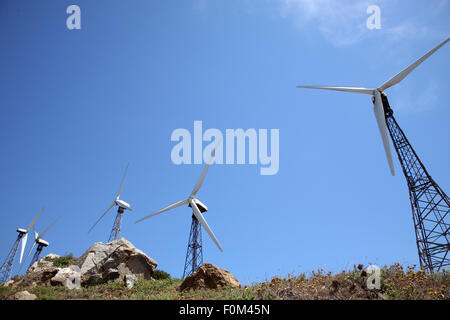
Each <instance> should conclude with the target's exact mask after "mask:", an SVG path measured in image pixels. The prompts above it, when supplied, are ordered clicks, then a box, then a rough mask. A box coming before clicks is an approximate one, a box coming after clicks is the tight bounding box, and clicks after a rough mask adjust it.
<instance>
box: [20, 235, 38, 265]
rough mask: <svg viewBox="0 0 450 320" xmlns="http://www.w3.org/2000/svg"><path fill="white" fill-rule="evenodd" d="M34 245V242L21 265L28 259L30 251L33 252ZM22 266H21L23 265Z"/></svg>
mask: <svg viewBox="0 0 450 320" xmlns="http://www.w3.org/2000/svg"><path fill="white" fill-rule="evenodd" d="M35 245H36V241H35V242H34V243H33V245H32V246H31V248H30V251H28V254H27V256H26V257H25V259H24V260H23V264H25V261H27V259H28V257H29V256H30V254H31V251H33V248H34V246H35ZM23 264H22V265H23ZM21 269H22V267H21V268H20V270H21ZM20 270H19V272H20Z"/></svg>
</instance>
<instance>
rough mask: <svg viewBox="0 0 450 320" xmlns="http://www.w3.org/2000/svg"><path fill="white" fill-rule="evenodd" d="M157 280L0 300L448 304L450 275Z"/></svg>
mask: <svg viewBox="0 0 450 320" xmlns="http://www.w3.org/2000/svg"><path fill="white" fill-rule="evenodd" d="M157 275H158V276H157V277H155V278H157V279H154V280H137V281H136V283H135V286H134V287H133V288H132V289H128V288H127V287H126V285H125V284H124V283H123V282H109V283H106V284H102V285H97V286H92V287H85V288H84V287H83V288H81V289H73V290H69V289H67V288H65V287H62V286H35V287H28V288H27V287H20V286H12V287H0V299H9V298H11V297H12V295H14V294H15V293H16V292H19V291H22V290H28V291H29V292H30V293H33V294H35V295H36V296H37V297H38V299H42V300H48V299H134V300H142V299H145V300H147V299H150V300H167V299H170V300H190V299H195V300H210V299H214V300H230V299H233V300H259V299H276V300H303V299H338V300H351V299H407V300H410V299H411V300H414V299H421V300H422V299H427V300H428V299H433V300H435V299H437V300H450V272H448V271H443V272H439V273H436V274H433V275H429V274H426V273H425V272H423V271H422V270H418V271H417V270H415V268H414V267H408V268H406V270H405V269H404V268H403V267H402V266H401V265H400V264H394V265H392V266H390V267H383V268H382V269H381V287H380V289H373V290H370V289H368V288H367V273H366V271H364V270H363V267H362V266H361V265H360V266H359V267H356V266H355V267H354V269H353V270H351V271H342V272H341V273H338V274H334V275H333V274H331V273H324V271H323V270H318V271H314V272H312V273H311V275H310V276H306V275H305V274H300V275H298V276H294V275H288V276H287V277H283V278H282V277H273V278H272V279H270V280H267V281H264V282H261V283H253V284H252V285H250V286H244V287H241V288H221V289H216V290H212V289H201V290H194V291H184V292H179V291H177V287H178V286H179V285H180V284H181V282H182V280H181V279H174V278H171V277H170V275H169V274H167V273H165V272H164V271H159V272H157Z"/></svg>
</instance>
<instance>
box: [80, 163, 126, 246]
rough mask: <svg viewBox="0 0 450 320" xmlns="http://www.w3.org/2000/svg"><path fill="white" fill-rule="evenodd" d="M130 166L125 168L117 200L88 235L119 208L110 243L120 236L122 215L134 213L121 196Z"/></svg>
mask: <svg viewBox="0 0 450 320" xmlns="http://www.w3.org/2000/svg"><path fill="white" fill-rule="evenodd" d="M129 165H130V164H129V163H128V164H127V166H126V168H125V172H124V174H123V178H122V182H121V183H120V187H119V191H118V192H117V195H116V198H115V200H114V201H113V203H112V204H111V205H110V206H109V208H108V209H107V210H106V211H105V212H104V213H103V214H102V215H101V216H100V218H98V220H97V221H96V222H95V223H94V225H93V226H92V227H91V228H90V229H89V231H88V233H89V232H91V230H92V229H94V227H95V226H96V225H97V223H99V221H100V220H101V219H102V218H103V217H104V216H105V214H107V213H108V211H109V210H111V209H112V207H114V206H117V207H118V208H117V216H116V219H115V221H114V225H113V228H112V230H111V235H110V237H109V241H112V240H116V239H117V238H118V237H119V236H120V231H121V223H122V214H123V212H124V210H130V211H132V209H131V207H130V204H128V203H126V202H125V201H123V200H120V194H121V193H122V188H123V183H124V181H125V177H126V175H127V170H128V166H129Z"/></svg>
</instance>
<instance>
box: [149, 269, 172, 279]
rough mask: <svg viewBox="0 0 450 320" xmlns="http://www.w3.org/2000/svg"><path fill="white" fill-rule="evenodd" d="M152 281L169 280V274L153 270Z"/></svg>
mask: <svg viewBox="0 0 450 320" xmlns="http://www.w3.org/2000/svg"><path fill="white" fill-rule="evenodd" d="M153 279H155V280H165V279H171V278H170V274H168V273H167V272H164V271H162V270H155V271H153Z"/></svg>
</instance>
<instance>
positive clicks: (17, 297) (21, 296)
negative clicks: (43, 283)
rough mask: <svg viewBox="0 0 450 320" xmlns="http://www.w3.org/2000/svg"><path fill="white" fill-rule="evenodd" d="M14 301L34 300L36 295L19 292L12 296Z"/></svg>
mask: <svg viewBox="0 0 450 320" xmlns="http://www.w3.org/2000/svg"><path fill="white" fill-rule="evenodd" d="M12 299H14V300H36V299H37V297H36V295H34V294H32V293H29V292H28V291H26V290H25V291H20V292H17V293H16V294H14V295H13V296H12Z"/></svg>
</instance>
